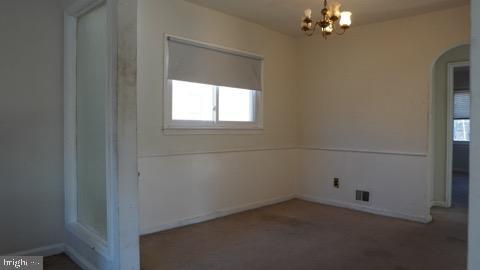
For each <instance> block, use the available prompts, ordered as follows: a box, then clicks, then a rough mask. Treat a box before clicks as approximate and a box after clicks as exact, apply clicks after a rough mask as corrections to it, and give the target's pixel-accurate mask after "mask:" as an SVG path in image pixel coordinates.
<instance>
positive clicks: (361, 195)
mask: <svg viewBox="0 0 480 270" xmlns="http://www.w3.org/2000/svg"><path fill="white" fill-rule="evenodd" d="M355 199H356V200H357V201H362V202H368V201H370V192H368V191H363V190H357V191H356V194H355Z"/></svg>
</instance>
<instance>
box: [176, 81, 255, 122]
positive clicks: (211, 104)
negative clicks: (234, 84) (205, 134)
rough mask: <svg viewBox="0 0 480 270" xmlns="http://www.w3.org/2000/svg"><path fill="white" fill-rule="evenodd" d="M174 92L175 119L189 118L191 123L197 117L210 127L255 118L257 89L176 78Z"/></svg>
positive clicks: (253, 120)
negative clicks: (178, 79)
mask: <svg viewBox="0 0 480 270" xmlns="http://www.w3.org/2000/svg"><path fill="white" fill-rule="evenodd" d="M171 92H172V95H171V96H172V121H176V122H177V123H178V124H181V122H178V121H186V122H184V125H187V126H188V125H192V123H191V122H192V121H197V122H198V123H197V124H200V125H202V123H201V122H204V123H203V125H202V126H203V127H208V125H215V124H219V123H221V125H222V126H228V123H226V122H239V123H253V122H255V110H254V109H255V107H256V100H257V99H256V92H257V91H254V90H246V89H238V88H231V87H223V86H214V85H208V84H201V83H192V82H184V81H176V80H172V81H171ZM209 122H210V123H209ZM230 124H231V123H230Z"/></svg>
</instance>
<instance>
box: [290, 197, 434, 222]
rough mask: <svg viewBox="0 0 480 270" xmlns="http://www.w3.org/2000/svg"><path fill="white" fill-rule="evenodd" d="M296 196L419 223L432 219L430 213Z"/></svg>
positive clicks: (310, 200)
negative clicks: (405, 211)
mask: <svg viewBox="0 0 480 270" xmlns="http://www.w3.org/2000/svg"><path fill="white" fill-rule="evenodd" d="M297 198H299V199H302V200H306V201H309V202H315V203H320V204H326V205H331V206H336V207H341V208H347V209H352V210H357V211H362V212H367V213H370V214H376V215H380V216H386V217H393V218H399V219H405V220H409V221H415V222H420V223H430V222H431V221H432V216H430V215H427V216H416V215H410V214H405V213H399V212H393V211H390V210H386V209H380V208H374V207H370V206H366V205H358V204H353V203H348V202H342V201H336V200H329V199H322V198H319V197H315V196H309V195H298V196H297Z"/></svg>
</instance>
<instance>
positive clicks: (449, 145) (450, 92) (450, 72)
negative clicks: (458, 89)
mask: <svg viewBox="0 0 480 270" xmlns="http://www.w3.org/2000/svg"><path fill="white" fill-rule="evenodd" d="M466 66H467V67H468V66H470V62H469V61H462V62H453V63H449V64H448V66H447V136H446V138H447V140H446V142H445V143H446V156H445V162H446V164H445V207H451V206H452V172H453V164H452V162H453V105H454V104H453V102H454V101H453V96H454V70H455V68H457V67H466Z"/></svg>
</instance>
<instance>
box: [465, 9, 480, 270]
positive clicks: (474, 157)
mask: <svg viewBox="0 0 480 270" xmlns="http://www.w3.org/2000/svg"><path fill="white" fill-rule="evenodd" d="M478 14H480V1H479V0H472V10H471V18H472V40H471V48H470V53H471V55H470V64H471V66H470V74H474V76H471V79H470V84H471V90H472V120H471V121H472V122H471V124H472V129H471V132H472V137H471V142H470V163H471V164H472V165H473V164H478V161H479V160H480V117H479V116H480V76H478V75H477V74H480V18H479V17H478ZM469 196H470V203H469V216H468V220H469V224H468V228H469V231H468V269H469V270H475V269H479V268H480V256H478V254H480V229H479V228H480V167H479V166H472V167H471V168H470V190H469Z"/></svg>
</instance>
